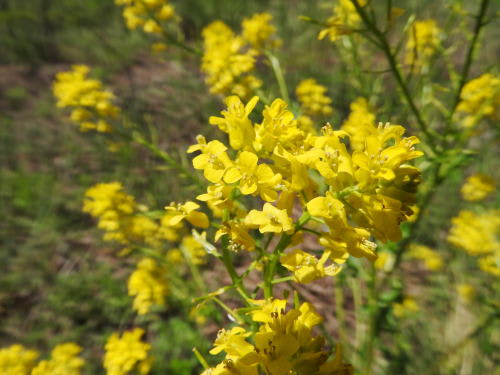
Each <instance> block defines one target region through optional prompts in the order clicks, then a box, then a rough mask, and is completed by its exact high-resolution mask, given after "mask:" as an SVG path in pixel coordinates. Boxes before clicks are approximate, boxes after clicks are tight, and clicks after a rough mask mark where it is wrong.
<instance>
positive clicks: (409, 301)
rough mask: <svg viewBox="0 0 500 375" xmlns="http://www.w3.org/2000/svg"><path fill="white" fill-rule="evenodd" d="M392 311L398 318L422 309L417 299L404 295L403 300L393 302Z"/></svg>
mask: <svg viewBox="0 0 500 375" xmlns="http://www.w3.org/2000/svg"><path fill="white" fill-rule="evenodd" d="M392 309H393V310H392V311H393V313H394V316H395V317H397V318H404V317H407V316H409V315H412V314H414V313H416V312H418V311H419V310H420V308H419V306H418V304H417V301H415V299H413V298H412V297H404V298H403V301H401V302H396V303H393V304H392Z"/></svg>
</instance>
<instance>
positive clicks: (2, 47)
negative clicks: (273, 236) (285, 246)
mask: <svg viewBox="0 0 500 375" xmlns="http://www.w3.org/2000/svg"><path fill="white" fill-rule="evenodd" d="M450 3H451V2H450ZM471 3H472V2H471ZM176 6H177V10H178V13H179V14H180V15H182V17H183V21H182V25H181V27H182V29H183V31H184V32H185V34H186V36H187V38H188V40H189V41H198V40H199V37H198V36H199V34H200V32H201V29H202V28H203V27H204V26H205V25H207V24H208V23H209V22H211V21H213V20H215V19H222V20H224V21H226V22H227V23H229V24H230V25H231V26H233V27H235V28H236V29H237V28H238V24H239V23H240V21H241V19H242V18H243V17H245V16H248V15H249V14H251V13H253V12H256V11H263V10H267V11H270V12H271V13H272V14H273V15H274V18H275V21H276V24H277V25H278V29H279V32H280V35H281V36H282V38H283V39H284V43H283V48H282V51H281V52H280V56H281V60H282V63H283V65H284V66H285V67H286V75H287V80H288V83H289V87H295V85H296V83H297V82H298V81H299V80H301V79H303V78H306V77H309V76H312V77H316V78H317V79H318V80H319V81H320V82H321V83H322V84H325V85H326V86H328V87H329V92H330V94H331V95H332V97H333V103H334V107H335V109H336V114H335V115H334V118H333V119H332V121H334V123H337V124H338V123H339V122H340V120H341V119H343V118H344V117H345V115H346V113H347V112H348V107H349V103H350V102H351V100H352V99H354V98H355V97H356V96H358V95H360V94H363V93H364V90H365V89H363V87H361V86H360V87H357V86H355V85H351V82H352V81H353V80H355V79H356V77H357V76H356V73H355V67H353V66H352V64H351V63H349V62H348V61H343V60H342V59H340V58H339V54H338V50H337V49H338V48H339V47H337V46H335V45H332V44H330V43H327V42H319V41H317V40H316V33H317V31H318V29H317V28H316V27H315V26H313V25H310V24H307V23H304V22H301V21H299V20H298V16H299V15H307V16H310V17H314V18H318V19H322V20H323V19H326V18H327V17H328V16H329V14H330V6H331V3H330V2H328V1H297V0H287V1H284V0H282V1H278V0H274V1H272V0H268V1H265V0H256V1H244V0H237V1H236V0H235V1H221V0H219V1H217V0H183V1H179V2H178V4H176ZM398 6H401V7H403V8H405V9H408V12H410V11H414V12H416V13H417V14H418V16H419V18H426V17H430V16H432V17H437V18H438V19H439V20H442V22H443V23H445V22H448V20H447V19H446V18H445V16H444V14H445V13H446V11H447V9H445V7H443V6H442V4H440V3H439V2H435V1H427V0H426V1H415V0H413V1H403V2H401V4H398ZM466 7H470V8H474V6H473V4H470V3H469V2H467V4H466ZM381 11H383V9H381ZM492 14H493V12H492ZM103 15H105V16H103ZM495 29H496V30H498V27H491V28H490V30H489V31H488V32H487V33H486V36H485V39H484V40H489V41H491V40H493V39H494V38H493V35H494V32H495ZM452 37H453V36H452ZM484 46H486V43H485V44H484ZM487 46H488V48H481V49H480V52H479V56H478V61H479V62H480V63H478V64H476V65H474V67H473V72H474V73H473V74H472V76H476V75H477V74H478V73H479V72H481V71H482V70H484V69H488V67H491V65H492V64H494V61H495V56H498V53H499V43H498V42H495V43H488V44H487ZM171 51H172V52H170V50H169V54H170V53H171V55H170V56H169V55H167V56H166V57H165V56H164V57H151V55H150V53H149V42H148V40H147V38H146V37H145V36H144V35H142V34H141V33H139V32H131V31H128V30H126V29H125V28H124V26H123V22H122V19H121V15H120V11H119V9H118V8H117V7H116V6H115V5H114V4H113V1H112V0H85V1H75V0H60V1H50V0H26V1H17V0H6V1H3V2H1V3H0V149H1V152H0V215H1V217H2V219H1V220H0V347H1V346H5V345H9V344H12V343H14V342H20V343H23V344H24V345H26V346H30V347H36V348H38V349H39V350H40V351H45V352H46V351H48V350H49V349H50V348H51V347H52V346H53V345H55V344H57V343H60V342H63V341H67V340H72V341H75V342H77V343H79V344H80V345H82V346H84V347H85V348H86V350H85V353H84V354H85V356H86V358H87V359H89V360H90V361H89V363H90V364H91V365H90V366H89V367H88V369H87V371H88V374H95V373H100V372H101V371H102V370H100V367H99V358H100V356H101V355H102V351H101V349H100V348H102V346H103V343H104V341H105V339H106V337H107V336H108V335H109V334H110V332H112V331H114V330H117V329H121V328H123V327H126V326H127V325H130V324H131V323H133V319H134V318H133V313H132V311H131V299H130V298H129V297H128V296H127V293H126V283H125V280H126V278H127V276H128V274H129V272H130V267H128V266H127V265H124V264H123V262H121V261H117V260H116V258H115V257H114V255H113V254H114V249H112V248H110V246H109V245H108V244H106V243H103V242H101V241H100V240H99V239H100V233H99V232H98V231H97V230H96V228H95V223H94V222H93V221H92V220H90V218H89V217H88V216H86V215H84V214H83V213H82V212H81V205H82V196H83V192H84V191H85V190H86V189H87V188H88V187H89V186H91V185H92V184H94V183H97V182H101V181H114V180H118V181H121V182H123V183H124V185H125V186H126V187H127V190H128V191H129V192H132V193H133V194H134V195H135V196H136V197H137V199H138V201H139V202H142V203H145V204H147V205H148V206H150V207H163V206H164V205H165V204H167V203H168V202H170V201H172V200H180V199H185V198H188V197H190V194H191V193H190V192H189V191H186V190H183V189H182V188H181V187H180V186H181V184H180V183H179V180H178V178H177V177H176V176H175V175H174V173H173V172H171V171H165V170H164V169H160V168H158V167H157V165H158V163H157V161H156V160H155V158H154V157H153V156H152V155H151V154H149V153H148V152H147V151H145V150H144V149H142V148H138V147H132V146H128V147H125V148H123V149H121V150H120V152H118V153H110V152H108V151H107V150H106V144H105V143H104V142H103V140H102V139H100V138H99V137H95V136H94V135H92V134H85V133H80V132H79V131H78V129H77V128H76V127H74V125H72V124H70V123H69V122H68V120H67V119H66V118H65V116H64V114H63V113H61V111H58V110H57V109H55V106H54V100H53V98H52V94H51V91H50V89H51V82H52V80H53V77H54V74H55V73H56V72H58V71H61V70H65V69H67V68H68V67H69V66H70V65H71V64H73V63H85V64H89V65H91V66H92V67H93V68H95V72H96V75H97V76H98V77H99V78H101V79H102V80H103V81H104V82H105V83H106V84H107V85H109V86H110V87H111V88H112V89H113V91H114V92H115V93H116V94H117V96H118V97H119V98H120V100H121V105H122V107H123V108H124V109H125V110H126V112H127V115H129V116H130V117H131V118H133V119H134V120H136V121H137V122H138V123H139V124H140V125H141V126H142V127H144V129H150V128H153V129H155V131H156V132H157V134H158V136H159V144H160V145H161V146H162V148H164V149H166V150H168V151H169V152H170V153H171V154H173V155H174V156H178V157H179V158H181V157H182V156H181V155H183V153H184V150H185V149H186V146H187V145H188V144H191V143H192V142H193V141H194V135H195V134H197V133H199V132H201V133H204V134H213V133H214V132H213V129H212V128H209V127H208V126H207V125H206V124H207V119H208V117H209V116H210V115H213V114H216V113H217V112H218V111H219V109H220V108H221V104H220V101H219V100H218V99H217V98H215V97H212V96H211V95H208V94H207V91H208V90H207V89H206V87H205V86H204V84H203V77H202V76H201V74H200V73H199V70H198V66H197V63H196V62H195V61H193V60H192V59H191V60H190V61H187V62H183V61H185V59H184V58H182V57H183V56H182V55H180V54H179V52H178V51H174V50H171ZM456 57H457V59H458V58H461V54H460V51H457V52H456ZM180 58H182V59H180ZM266 74H267V75H266ZM264 78H265V82H266V83H269V87H273V85H274V83H272V77H271V76H270V75H269V73H264ZM435 78H436V79H437V80H441V81H442V82H446V74H445V73H444V72H441V73H437V74H436V77H435ZM384 79H385V76H380V78H379V83H378V84H379V85H380V84H381V83H380V82H381V81H383V80H384ZM375 81H376V80H375ZM417 83H418V82H417ZM376 84H377V83H375V85H376ZM384 95H385V96H384V97H382V98H381V99H379V100H378V101H377V104H378V107H379V108H380V111H379V116H380V117H379V118H380V119H381V120H384V121H385V120H387V119H392V120H394V121H397V122H402V123H408V122H409V121H410V119H409V115H408V114H407V113H406V112H405V111H403V110H402V108H401V103H400V100H399V97H398V95H397V94H396V92H395V89H394V88H393V90H392V92H391V91H390V90H387V91H386V92H385V93H384ZM396 113H397V114H398V115H397V116H396V115H395V114H396ZM494 156H495V152H494V150H485V151H484V153H482V154H481V155H478V156H477V157H476V159H477V160H476V161H475V162H474V163H473V167H472V168H471V170H472V169H475V170H480V171H481V172H486V173H488V172H489V173H492V172H493V171H497V170H498V162H494V161H493V160H495V157H494ZM497 159H498V158H497ZM465 173H466V174H467V173H468V172H467V171H466V172H465ZM462 180H463V173H456V174H455V175H454V176H453V178H452V179H451V180H450V181H449V182H448V183H447V184H445V185H444V186H442V187H441V190H440V192H439V193H438V194H437V195H436V198H435V202H434V204H433V205H432V208H431V212H430V215H429V216H428V219H427V220H426V221H425V222H424V225H423V230H422V233H421V234H420V236H419V240H420V241H421V242H422V243H425V244H428V245H431V246H435V247H439V248H440V249H441V248H442V249H443V251H444V252H445V253H444V254H445V256H446V257H448V260H449V261H450V263H449V269H448V271H447V272H448V273H447V274H446V275H444V276H430V278H428V277H427V276H425V275H424V277H422V275H421V273H417V275H416V276H415V278H416V279H415V280H416V281H415V283H416V284H423V285H424V286H425V285H426V284H429V285H432V287H431V288H429V289H428V293H427V292H426V297H425V303H424V305H425V306H432V307H433V308H434V306H435V308H436V311H442V312H446V311H449V310H450V308H451V306H452V305H453V303H454V301H455V300H454V298H455V297H454V294H453V292H452V291H451V289H450V288H451V287H450V277H455V278H459V279H460V278H463V273H464V272H469V271H470V270H472V269H473V267H474V264H473V262H472V263H471V261H470V260H469V259H467V258H466V257H462V256H461V255H456V254H453V253H450V252H449V249H447V248H446V246H445V245H444V246H443V245H442V243H443V239H444V238H445V234H446V230H447V228H448V225H449V224H448V223H449V218H450V217H451V216H452V215H454V214H456V213H457V212H458V209H459V208H460V204H461V203H460V201H459V195H458V189H459V186H460V184H461V182H462ZM496 203H498V202H496ZM446 251H448V252H446ZM471 272H473V271H471ZM450 275H451V276H450ZM426 290H427V289H426ZM330 297H331V296H330ZM330 297H328V298H330ZM327 303H331V301H330V300H328V301H327ZM429 308H430V307H429ZM186 309H187V306H172V308H171V309H170V310H169V311H168V312H167V313H166V315H165V316H162V320H158V321H155V322H154V324H155V325H156V328H157V329H156V330H155V331H156V333H155V335H156V336H155V338H154V342H155V352H156V357H157V358H162V359H163V360H162V361H156V365H155V366H156V367H155V372H154V373H155V374H164V373H171V374H191V373H193V374H195V373H197V370H193V368H195V367H196V366H197V364H196V360H195V359H193V355H192V353H191V348H192V347H193V346H197V347H199V348H200V349H201V350H202V351H204V352H206V351H207V348H208V347H209V345H210V342H209V340H208V339H207V338H206V337H205V335H203V333H200V329H199V328H198V327H197V326H196V324H195V323H193V322H189V321H186V320H184V319H182V316H183V315H185V314H186V311H187V310H186ZM424 323H425V324H424ZM438 325H439V318H438V317H435V318H430V319H422V320H421V321H417V323H415V324H414V325H412V326H405V327H403V328H402V329H401V330H400V332H398V333H397V334H399V335H400V336H401V340H400V341H401V348H402V349H401V351H400V353H401V356H400V358H399V359H397V360H396V359H395V360H394V363H396V364H397V363H400V362H404V361H407V360H408V357H409V355H410V353H411V352H412V351H415V350H416V351H417V352H418V350H419V349H418V348H423V347H425V346H426V345H428V343H429V342H432V341H433V340H434V341H435V340H436V337H435V335H433V327H437V326H438ZM423 326H425V329H424V330H421V329H420V328H422V327H423ZM459 326H460V324H459V323H457V327H459ZM417 331H418V332H419V334H418V335H417V334H416V332H417ZM211 333H212V334H213V330H212V331H211ZM478 345H480V346H479V347H478V348H479V349H477V348H476V349H477V350H480V351H481V353H482V355H485V358H489V359H485V363H486V365H485V366H486V367H485V368H491V367H488V366H491V363H492V361H495V359H494V358H493V355H492V353H494V351H495V347H494V346H493V345H494V344H492V343H490V342H488V340H485V339H483V340H482V341H481V340H480V341H479V344H478ZM476 349H475V350H476ZM422 350H423V349H422ZM438 351H439V350H438V349H436V350H435V351H434V352H433V351H432V350H430V351H427V352H426V353H427V354H426V355H427V357H425V358H422V359H421V363H423V365H422V366H423V367H425V364H427V363H429V362H432V360H433V355H435V354H436V353H437V352H438ZM414 354H416V353H414ZM491 358H493V359H491ZM496 360H498V358H496ZM395 371H396V370H395ZM403 371H406V372H407V373H411V374H413V373H418V366H417V367H416V368H415V369H413V370H412V369H408V368H405V369H404V370H403ZM474 371H475V372H471V373H474V374H480V373H482V372H481V371H482V369H474ZM401 373H405V372H401Z"/></svg>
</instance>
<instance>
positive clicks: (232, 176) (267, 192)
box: [224, 151, 281, 202]
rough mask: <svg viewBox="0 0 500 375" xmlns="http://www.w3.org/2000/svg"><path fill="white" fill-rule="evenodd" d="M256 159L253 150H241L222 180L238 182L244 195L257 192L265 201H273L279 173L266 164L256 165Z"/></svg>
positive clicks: (275, 197)
mask: <svg viewBox="0 0 500 375" xmlns="http://www.w3.org/2000/svg"><path fill="white" fill-rule="evenodd" d="M258 161H259V158H258V157H257V155H255V154H254V153H253V152H249V151H243V152H241V153H240V154H239V156H238V159H237V160H236V162H235V163H234V165H233V166H232V167H230V168H229V169H228V170H227V172H226V174H225V176H224V181H225V182H226V183H228V184H233V183H235V182H239V184H238V187H239V189H240V191H241V193H242V194H244V195H248V194H254V193H255V194H256V193H258V194H259V195H260V197H261V198H262V199H263V200H265V201H267V202H272V201H275V200H276V199H277V198H278V192H277V191H276V190H277V187H278V184H279V183H280V181H281V175H280V174H279V173H274V172H273V170H272V168H271V167H270V166H269V165H267V164H258V165H257V163H258Z"/></svg>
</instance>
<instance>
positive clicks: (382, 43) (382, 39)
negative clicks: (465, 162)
mask: <svg viewBox="0 0 500 375" xmlns="http://www.w3.org/2000/svg"><path fill="white" fill-rule="evenodd" d="M351 2H352V4H353V5H354V7H355V8H356V11H357V12H358V14H359V16H360V17H361V19H362V20H363V23H364V24H365V26H366V28H367V29H368V30H370V31H371V32H372V33H373V35H374V36H375V38H376V39H377V40H378V42H379V47H380V49H381V50H382V52H383V53H384V55H385V57H386V58H387V61H388V62H389V67H390V69H391V72H392V74H393V76H394V78H395V79H396V82H397V84H398V86H399V88H400V89H401V91H402V93H403V97H404V98H405V100H406V102H407V103H408V105H409V107H410V109H411V111H412V113H413V114H414V116H415V118H416V119H417V124H418V126H419V128H420V130H421V131H422V133H423V134H424V137H425V138H426V141H427V143H428V144H429V146H430V147H431V148H432V150H433V151H435V146H434V135H433V134H432V133H431V131H430V130H429V127H428V125H427V123H426V122H425V121H424V119H423V117H422V114H421V113H420V111H419V109H418V108H417V106H416V104H415V102H414V101H413V98H412V95H411V93H410V90H409V88H408V86H407V85H406V84H405V82H404V80H403V77H402V75H401V72H400V71H399V68H398V64H397V62H396V58H395V56H394V54H393V53H392V51H391V47H390V45H389V43H388V42H387V38H386V36H385V34H384V33H383V32H382V31H380V30H379V29H378V28H377V26H376V25H375V24H374V23H372V21H371V20H370V19H369V17H368V15H367V14H366V12H365V10H364V9H363V7H362V6H361V5H360V3H359V0H351Z"/></svg>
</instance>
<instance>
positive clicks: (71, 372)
mask: <svg viewBox="0 0 500 375" xmlns="http://www.w3.org/2000/svg"><path fill="white" fill-rule="evenodd" d="M81 351H82V348H81V347H80V346H78V345H76V344H75V343H72V342H68V343H65V344H60V345H57V346H56V347H54V349H52V351H51V353H50V359H48V360H44V361H41V362H40V363H38V365H37V366H36V367H35V368H34V369H33V371H32V372H31V375H63V374H64V375H80V373H81V369H82V367H83V366H84V365H85V361H84V360H83V359H82V358H80V357H79V356H78V355H79V354H80V352H81Z"/></svg>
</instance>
